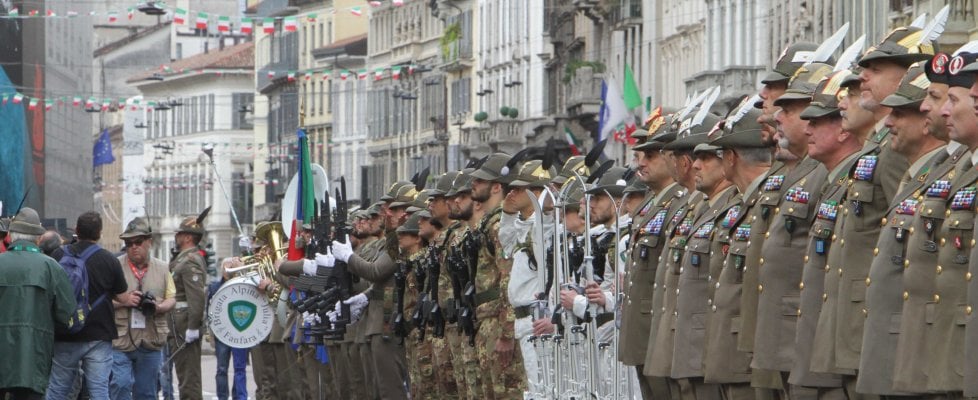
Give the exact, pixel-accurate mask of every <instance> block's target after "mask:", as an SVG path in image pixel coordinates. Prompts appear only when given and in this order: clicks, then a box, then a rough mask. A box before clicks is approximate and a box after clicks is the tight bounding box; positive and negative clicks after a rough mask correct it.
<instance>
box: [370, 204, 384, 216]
mask: <svg viewBox="0 0 978 400" xmlns="http://www.w3.org/2000/svg"><path fill="white" fill-rule="evenodd" d="M383 204H384V202H382V201H378V202H376V203H374V204H371V205H370V207H367V212H366V217H367V218H371V217H375V216H378V215H380V210H381V209H382V208H381V207H382V206H383Z"/></svg>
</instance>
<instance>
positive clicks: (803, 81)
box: [774, 63, 833, 106]
mask: <svg viewBox="0 0 978 400" xmlns="http://www.w3.org/2000/svg"><path fill="white" fill-rule="evenodd" d="M832 70H833V67H832V66H831V65H828V64H822V63H811V64H808V65H806V66H804V67H800V68H798V71H796V72H795V76H793V77H791V81H789V82H788V89H787V90H785V91H784V94H783V95H781V97H778V98H777V99H776V100H774V105H776V106H781V105H783V104H785V103H787V102H789V101H793V100H807V101H810V100H811V99H812V94H814V93H815V86H817V85H818V83H819V82H820V81H821V80H822V78H824V77H825V76H826V75H828V74H829V73H831V72H832Z"/></svg>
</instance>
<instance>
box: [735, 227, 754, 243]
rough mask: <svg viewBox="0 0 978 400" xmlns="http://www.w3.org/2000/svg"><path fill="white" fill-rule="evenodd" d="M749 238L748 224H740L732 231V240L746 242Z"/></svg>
mask: <svg viewBox="0 0 978 400" xmlns="http://www.w3.org/2000/svg"><path fill="white" fill-rule="evenodd" d="M749 238H750V224H741V225H740V226H738V227H737V229H736V230H735V231H734V239H736V240H737V241H738V242H746V241H747V239H749Z"/></svg>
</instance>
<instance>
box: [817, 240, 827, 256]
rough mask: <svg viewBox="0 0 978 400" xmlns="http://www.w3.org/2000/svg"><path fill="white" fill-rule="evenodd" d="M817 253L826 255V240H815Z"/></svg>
mask: <svg viewBox="0 0 978 400" xmlns="http://www.w3.org/2000/svg"><path fill="white" fill-rule="evenodd" d="M815 253H817V254H825V239H822V238H815Z"/></svg>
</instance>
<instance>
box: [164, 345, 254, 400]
mask: <svg viewBox="0 0 978 400" xmlns="http://www.w3.org/2000/svg"><path fill="white" fill-rule="evenodd" d="M200 364H201V365H200V374H201V386H202V387H203V389H204V399H205V400H212V399H217V383H216V379H215V374H216V373H217V357H215V356H214V354H206V353H205V354H203V355H201V357H200ZM229 369H231V367H229ZM233 375H234V372H233V370H229V371H228V385H229V386H230V385H231V382H232V381H233V380H234V377H233ZM176 380H177V379H176V377H175V376H174V381H176ZM178 384H179V383H178V382H177V383H176V384H175V385H174V388H173V394H174V397H176V395H177V393H178V392H179V390H178V389H179V388H178V387H177V385H178ZM228 390H229V391H230V390H231V388H230V387H228ZM248 398H249V399H254V398H255V381H254V377H253V376H252V374H251V363H250V362H249V363H248Z"/></svg>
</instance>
